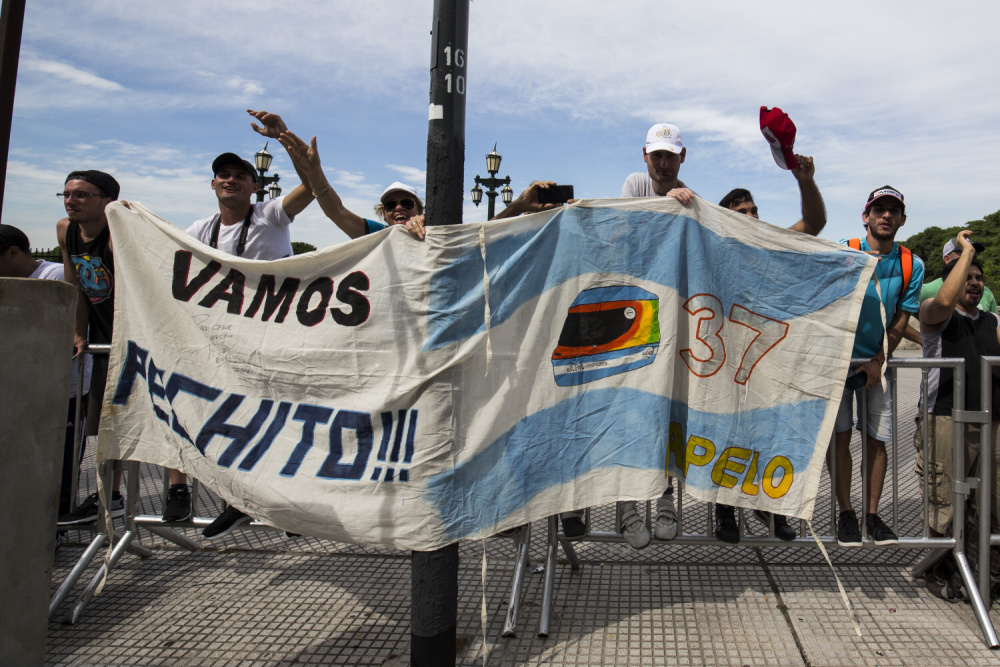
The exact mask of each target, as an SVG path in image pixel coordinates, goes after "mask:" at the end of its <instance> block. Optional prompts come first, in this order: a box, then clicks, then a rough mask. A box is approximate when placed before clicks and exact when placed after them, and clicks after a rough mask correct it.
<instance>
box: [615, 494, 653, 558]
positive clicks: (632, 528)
mask: <svg viewBox="0 0 1000 667" xmlns="http://www.w3.org/2000/svg"><path fill="white" fill-rule="evenodd" d="M619 531H620V532H621V534H622V537H624V538H625V541H626V542H628V543H629V546H631V547H632V548H633V549H642V548H643V547H646V546H648V545H649V529H648V528H646V522H645V521H643V520H642V519H640V518H639V514H638V513H637V512H636V511H635V503H634V502H626V503H622V523H621V526H619Z"/></svg>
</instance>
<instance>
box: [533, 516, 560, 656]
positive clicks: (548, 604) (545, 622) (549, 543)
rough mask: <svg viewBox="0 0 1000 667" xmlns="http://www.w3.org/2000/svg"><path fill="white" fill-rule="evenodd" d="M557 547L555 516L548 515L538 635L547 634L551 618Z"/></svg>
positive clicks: (543, 635) (544, 635)
mask: <svg viewBox="0 0 1000 667" xmlns="http://www.w3.org/2000/svg"><path fill="white" fill-rule="evenodd" d="M558 548H559V545H558V540H557V539H556V517H555V516H554V515H553V516H550V517H549V533H548V539H547V540H546V547H545V584H544V588H543V590H542V618H541V619H540V620H539V621H538V636H539V637H548V636H549V623H550V621H551V620H552V593H553V588H554V587H555V582H556V550H557V549H558Z"/></svg>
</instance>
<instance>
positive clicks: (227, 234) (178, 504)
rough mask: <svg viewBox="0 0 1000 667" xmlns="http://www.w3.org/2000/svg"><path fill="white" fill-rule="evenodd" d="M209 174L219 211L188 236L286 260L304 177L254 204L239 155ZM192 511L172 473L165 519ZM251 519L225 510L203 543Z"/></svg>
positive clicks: (250, 176)
mask: <svg viewBox="0 0 1000 667" xmlns="http://www.w3.org/2000/svg"><path fill="white" fill-rule="evenodd" d="M247 112H248V113H249V114H250V115H251V116H253V117H254V118H257V119H258V120H260V121H261V122H262V123H264V127H263V128H261V127H258V126H256V125H253V123H251V125H253V128H254V130H256V131H257V132H258V133H259V134H262V135H264V136H266V137H271V138H277V137H278V136H279V135H280V134H281V132H287V130H288V128H287V127H286V126H285V123H284V122H283V121H282V120H281V117H280V116H278V115H277V114H272V113H268V112H266V111H252V110H249V109H248V110H247ZM293 163H294V162H293ZM212 174H213V178H212V190H214V191H215V196H216V198H217V199H218V201H219V212H218V213H216V214H215V215H213V216H210V217H207V218H203V219H201V220H198V221H197V222H195V223H194V224H192V225H191V226H190V227H188V229H187V232H188V234H190V235H191V236H193V237H195V238H196V239H198V240H199V241H201V242H202V243H205V244H207V245H209V246H211V247H213V248H218V249H219V250H222V251H223V252H226V253H229V254H230V255H235V256H237V257H243V258H246V259H262V260H273V259H281V258H282V257H288V256H290V255H291V254H292V240H291V236H290V234H289V230H288V226H289V225H290V224H292V220H293V219H294V218H295V216H296V215H298V214H299V213H301V212H302V210H303V209H305V207H306V206H308V205H309V202H311V201H312V200H313V196H312V192H311V189H310V187H309V185H308V181H307V179H306V178H305V176H304V174H303V173H302V172H301V171H300V172H299V177H300V179H302V184H300V185H298V186H296V188H295V189H294V190H292V192H291V193H290V194H289V195H287V196H285V197H277V198H274V199H271V200H269V201H267V202H254V201H253V197H254V194H255V193H256V192H257V187H258V185H257V170H256V169H255V168H254V166H253V165H252V164H250V163H249V162H248V161H246V160H244V159H243V158H241V157H240V156H239V155H236V154H235V153H223V154H222V155H220V156H219V157H217V158H215V160H213V161H212ZM190 508H191V503H190V491H189V490H188V486H187V476H186V475H185V474H184V473H182V472H180V471H175V470H171V471H170V490H169V491H168V497H167V507H166V509H165V510H164V514H163V520H164V521H183V520H185V519H187V518H188V516H190V514H191V509H190ZM250 520H251V518H250V516H249V515H247V514H246V513H244V512H242V511H240V510H239V509H237V508H235V507H233V506H229V507H228V508H227V509H226V510H225V511H224V512H223V513H222V514H220V515H219V516H218V517H216V519H215V521H213V522H212V523H211V524H210V525H209V526H208V527H207V528H205V530H204V531H203V533H202V534H203V535H204V536H205V537H206V538H215V537H221V536H223V535H226V534H227V533H229V532H230V531H232V530H233V529H234V528H236V527H238V526H239V525H241V524H243V523H247V522H249V521H250Z"/></svg>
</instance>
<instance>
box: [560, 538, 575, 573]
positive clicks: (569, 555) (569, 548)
mask: <svg viewBox="0 0 1000 667" xmlns="http://www.w3.org/2000/svg"><path fill="white" fill-rule="evenodd" d="M559 544H560V545H561V546H562V548H563V552H564V553H565V554H566V560H568V561H569V566H570V568H571V569H572V570H574V571H575V570H579V569H580V560H579V559H578V558H577V557H576V549H574V548H573V543H572V542H570V541H569V540H563V539H560V540H559Z"/></svg>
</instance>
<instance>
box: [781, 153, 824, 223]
mask: <svg viewBox="0 0 1000 667" xmlns="http://www.w3.org/2000/svg"><path fill="white" fill-rule="evenodd" d="M795 160H796V161H797V162H798V163H799V166H798V167H796V168H795V169H792V175H793V176H795V180H796V181H798V183H799V193H800V195H801V196H802V219H801V220H799V221H798V222H796V223H795V224H794V225H792V226H791V227H789V229H791V230H792V231H796V232H804V233H806V234H812V235H813V236H816V235H818V234H819V233H820V232H821V231H823V228H824V227H826V206H825V205H824V204H823V195H821V194H820V192H819V186H817V185H816V180H815V175H816V165H815V164H814V162H813V159H812V157H811V156H810V157H806V156H804V155H796V156H795Z"/></svg>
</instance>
